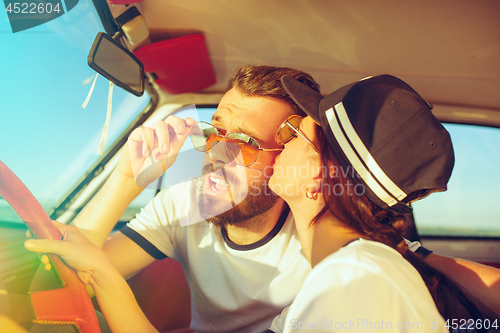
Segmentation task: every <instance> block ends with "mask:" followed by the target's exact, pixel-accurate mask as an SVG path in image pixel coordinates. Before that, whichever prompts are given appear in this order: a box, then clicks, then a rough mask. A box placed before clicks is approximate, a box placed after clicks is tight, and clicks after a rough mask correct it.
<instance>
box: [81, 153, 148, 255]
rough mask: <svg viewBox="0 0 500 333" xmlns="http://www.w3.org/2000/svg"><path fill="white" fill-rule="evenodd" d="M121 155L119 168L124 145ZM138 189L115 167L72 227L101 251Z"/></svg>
mask: <svg viewBox="0 0 500 333" xmlns="http://www.w3.org/2000/svg"><path fill="white" fill-rule="evenodd" d="M121 155H122V156H120V162H119V165H120V164H123V163H124V161H122V159H126V160H128V148H127V144H126V145H125V146H124V148H123V149H122V152H121ZM124 155H127V156H124ZM142 190H143V188H142V187H139V186H137V184H136V183H135V180H134V178H133V176H132V177H130V175H127V174H125V173H123V172H122V171H121V170H120V169H119V167H117V169H115V170H114V171H113V172H112V173H111V176H110V177H109V179H108V180H107V181H106V183H104V185H103V187H102V188H101V189H100V190H99V191H98V192H97V194H96V195H95V196H94V198H92V200H91V201H90V202H89V203H88V204H87V205H86V206H85V208H84V209H83V210H82V211H81V212H80V214H78V216H77V217H76V218H75V219H74V220H73V223H72V224H74V225H76V226H77V227H78V228H80V230H81V231H82V232H83V233H84V234H85V236H87V238H88V239H90V241H92V243H94V244H95V245H96V246H97V247H99V248H102V247H103V245H104V242H105V241H106V238H107V237H108V235H109V234H110V233H111V230H113V227H114V226H115V225H116V223H117V222H118V220H119V218H120V216H121V215H122V214H123V212H124V211H125V209H126V208H127V207H128V205H129V204H130V203H131V202H132V200H134V198H135V197H136V196H137V195H138V194H139V193H141V191H142Z"/></svg>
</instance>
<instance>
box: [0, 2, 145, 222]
mask: <svg viewBox="0 0 500 333" xmlns="http://www.w3.org/2000/svg"><path fill="white" fill-rule="evenodd" d="M103 30H104V29H103V27H102V25H101V23H100V20H99V17H98V15H97V13H96V11H95V9H94V6H93V4H92V1H90V0H82V1H79V2H78V4H77V5H76V6H75V7H74V8H73V9H72V10H71V11H70V12H68V13H66V14H64V15H63V16H60V17H58V18H56V19H54V20H52V21H50V22H48V23H45V24H42V25H39V26H37V27H34V28H31V29H28V30H24V31H21V32H17V33H13V32H12V30H11V27H10V25H9V20H8V17H7V14H6V12H5V11H3V12H1V13H0V32H1V34H2V49H1V51H0V73H2V78H3V80H2V82H1V83H0V91H1V92H2V98H1V99H0V110H1V114H0V117H1V120H0V145H1V148H0V160H2V161H3V162H4V163H5V164H6V165H7V166H8V167H9V168H10V169H11V170H12V171H13V172H14V173H16V174H17V176H18V177H19V178H20V179H21V180H22V181H23V182H24V183H25V185H26V186H27V187H28V188H29V189H30V190H31V192H32V193H33V194H34V195H35V197H36V198H37V199H38V200H39V202H40V203H41V204H42V206H43V207H44V209H45V210H46V211H49V210H50V209H51V208H52V207H53V206H54V205H55V204H56V203H58V202H59V201H60V200H61V198H62V197H64V196H65V195H66V194H67V193H68V192H69V191H70V190H71V189H72V188H73V186H74V185H75V183H77V181H78V180H79V179H81V178H82V177H83V176H84V175H85V173H86V171H87V170H88V169H89V168H90V167H91V166H92V165H94V164H95V163H96V162H97V161H98V160H99V159H101V158H102V156H101V155H98V154H97V150H98V146H99V141H100V139H101V132H102V130H103V127H104V123H105V119H106V112H107V105H108V88H109V81H108V80H106V79H105V78H103V77H101V76H99V77H98V78H97V81H96V84H95V88H94V91H93V94H92V96H91V98H90V100H89V103H88V105H87V107H86V108H85V109H84V108H82V106H81V105H82V103H83V102H84V101H85V99H86V97H87V95H88V93H89V90H90V87H91V85H92V82H93V79H94V78H95V74H96V73H95V72H94V71H93V70H92V69H91V68H90V67H89V66H88V65H87V56H88V53H89V51H90V48H91V46H92V43H93V41H94V38H95V36H96V34H97V32H99V31H103ZM149 101H150V97H149V96H148V95H147V94H145V95H144V96H143V97H136V96H134V95H132V94H130V93H128V92H126V91H124V90H123V89H121V88H118V87H114V89H113V95H112V110H111V119H110V123H109V129H108V136H107V140H106V146H105V149H107V148H108V147H109V146H110V144H111V143H113V141H114V140H115V139H117V138H118V136H119V135H120V134H121V133H122V132H123V131H124V130H125V128H126V127H127V126H129V125H130V123H131V122H132V120H134V119H135V118H136V117H137V116H138V115H139V114H140V113H141V112H142V110H143V109H144V108H145V107H146V105H147V104H148V103H149ZM0 222H20V219H19V218H18V217H17V215H16V214H15V213H14V212H13V211H12V209H10V207H9V206H8V205H7V203H6V202H5V201H4V200H0Z"/></svg>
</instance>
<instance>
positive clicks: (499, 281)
mask: <svg viewBox="0 0 500 333" xmlns="http://www.w3.org/2000/svg"><path fill="white" fill-rule="evenodd" d="M424 261H425V262H426V263H427V264H429V265H430V266H432V267H433V268H435V269H437V270H438V271H440V272H441V273H443V274H445V275H446V276H448V277H449V278H450V279H452V280H454V281H455V282H457V284H458V285H460V286H461V287H462V288H463V289H464V290H466V291H467V292H468V293H469V294H470V295H472V296H473V297H475V298H476V299H478V300H479V301H481V302H482V303H483V304H484V305H486V306H487V307H489V308H490V310H492V311H494V312H495V314H496V315H497V316H500V270H499V269H496V268H493V267H491V266H486V265H481V264H479V263H476V262H472V261H467V260H463V259H455V258H450V257H445V256H442V255H439V254H435V253H431V254H429V255H428V256H427V258H426V259H425V260H424Z"/></svg>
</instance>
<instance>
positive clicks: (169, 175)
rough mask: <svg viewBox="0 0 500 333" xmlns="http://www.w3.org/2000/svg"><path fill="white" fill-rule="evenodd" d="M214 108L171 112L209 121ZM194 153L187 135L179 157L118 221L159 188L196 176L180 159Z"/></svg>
mask: <svg viewBox="0 0 500 333" xmlns="http://www.w3.org/2000/svg"><path fill="white" fill-rule="evenodd" d="M216 110H217V106H215V105H209V106H198V105H197V106H196V107H195V108H194V107H192V106H187V107H184V108H181V109H179V110H178V111H174V112H173V113H172V114H174V115H175V116H177V117H179V118H185V117H191V118H193V119H195V120H200V121H205V122H207V123H210V122H211V120H212V115H213V114H214V113H215V111H216ZM195 155H199V153H197V152H196V151H195V150H194V148H193V144H192V143H191V138H190V137H188V138H187V139H186V142H185V143H184V145H183V146H182V148H181V152H180V153H179V157H178V159H177V161H176V163H175V164H174V165H173V166H172V167H171V168H169V169H168V170H167V171H166V172H165V173H164V174H163V176H162V177H161V179H159V180H158V181H155V182H154V183H153V184H152V185H151V186H148V187H150V188H146V189H145V190H144V191H142V192H141V194H139V195H138V196H137V197H136V198H135V199H134V201H132V202H131V203H130V205H129V206H128V208H127V209H126V210H125V212H124V213H123V215H122V216H121V218H120V222H128V221H130V220H131V219H133V218H134V217H135V215H136V214H137V213H139V212H140V210H141V208H142V207H144V206H146V204H147V203H148V202H149V201H150V200H151V199H152V198H153V197H154V196H155V195H156V193H158V191H159V190H161V189H164V188H166V187H168V186H172V185H175V184H176V183H178V181H182V180H186V179H187V178H190V177H196V176H197V175H195V174H192V173H189V172H186V170H185V168H184V167H183V165H184V164H183V163H182V159H184V160H189V159H193V158H196V156H195ZM200 171H201V170H200ZM176 180H177V181H176ZM160 181H161V182H160ZM121 225H123V223H121V224H119V225H118V226H117V227H121Z"/></svg>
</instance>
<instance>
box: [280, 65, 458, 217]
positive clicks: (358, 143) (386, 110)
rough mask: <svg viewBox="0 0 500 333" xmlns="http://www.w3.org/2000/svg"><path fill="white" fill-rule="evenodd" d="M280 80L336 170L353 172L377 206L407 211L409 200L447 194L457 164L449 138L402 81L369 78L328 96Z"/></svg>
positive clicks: (417, 95)
mask: <svg viewBox="0 0 500 333" xmlns="http://www.w3.org/2000/svg"><path fill="white" fill-rule="evenodd" d="M281 81H282V83H283V86H284V87H285V89H286V91H287V92H288V94H289V95H290V97H291V98H292V99H293V100H294V101H295V102H296V103H297V104H298V105H299V106H300V108H301V109H302V110H304V112H305V113H307V114H308V115H309V116H310V117H311V118H313V119H314V121H315V122H316V123H317V124H318V125H320V126H321V128H322V130H323V132H324V133H325V136H326V138H327V140H328V143H329V144H330V147H331V148H332V150H333V152H334V153H335V156H336V157H337V159H338V161H339V163H340V167H342V168H345V170H350V168H354V170H356V173H355V174H356V176H355V177H353V181H354V182H356V183H358V184H362V185H364V188H365V194H366V196H367V197H368V199H370V200H371V201H372V202H374V203H375V204H377V205H378V206H380V207H381V208H383V209H389V210H394V211H397V212H400V213H407V212H410V211H411V207H410V205H409V203H410V201H415V200H418V199H421V198H424V197H426V196H427V195H429V194H431V193H433V192H440V191H445V190H446V188H447V187H446V185H447V183H448V180H449V179H450V176H451V172H452V169H453V165H454V162H455V158H454V153H453V146H452V143H451V139H450V135H449V133H448V132H447V131H446V129H445V128H444V127H443V125H442V124H441V123H440V122H439V120H437V119H436V117H434V115H433V114H432V112H431V108H432V107H431V106H430V104H429V103H427V102H426V101H424V100H423V99H422V97H420V95H419V94H417V92H416V91H415V90H413V89H412V88H411V87H410V86H409V85H408V84H406V83H405V82H404V81H402V80H401V79H399V78H397V77H394V76H391V75H380V76H374V77H369V78H366V79H362V80H360V81H358V82H354V83H351V84H348V85H346V86H344V87H342V88H340V89H338V90H336V91H334V92H333V93H331V94H330V95H328V96H326V97H323V96H322V95H321V94H319V93H318V92H316V91H314V90H312V89H310V88H309V87H307V86H306V85H304V84H302V83H300V82H299V81H297V80H295V79H293V78H291V77H289V76H284V77H283V78H282V79H281ZM410 194H411V195H410Z"/></svg>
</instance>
